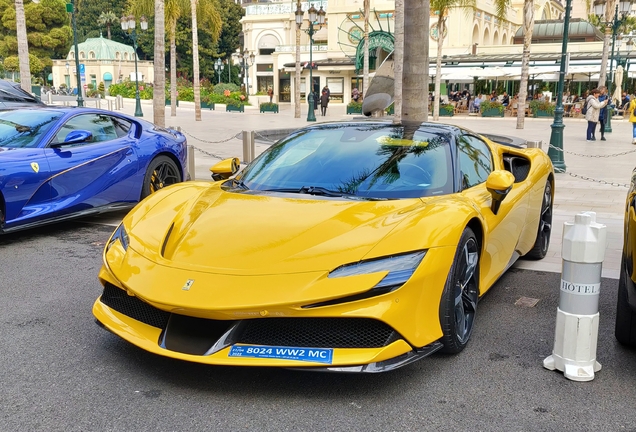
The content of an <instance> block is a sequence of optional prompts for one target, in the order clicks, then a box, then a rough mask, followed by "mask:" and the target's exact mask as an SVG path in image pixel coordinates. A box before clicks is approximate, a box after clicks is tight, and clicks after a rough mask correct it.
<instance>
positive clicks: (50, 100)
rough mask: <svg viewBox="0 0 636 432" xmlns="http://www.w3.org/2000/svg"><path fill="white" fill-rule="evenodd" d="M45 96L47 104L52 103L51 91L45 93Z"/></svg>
mask: <svg viewBox="0 0 636 432" xmlns="http://www.w3.org/2000/svg"><path fill="white" fill-rule="evenodd" d="M46 98H47V103H48V104H49V105H53V93H52V92H48V93H47V95H46Z"/></svg>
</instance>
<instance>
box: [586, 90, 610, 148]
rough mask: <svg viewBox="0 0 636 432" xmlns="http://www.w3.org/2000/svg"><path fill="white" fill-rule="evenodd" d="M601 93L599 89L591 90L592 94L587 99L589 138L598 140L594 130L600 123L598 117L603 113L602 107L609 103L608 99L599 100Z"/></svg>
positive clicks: (589, 139)
mask: <svg viewBox="0 0 636 432" xmlns="http://www.w3.org/2000/svg"><path fill="white" fill-rule="evenodd" d="M600 94H601V91H600V90H599V89H597V88H596V89H594V90H592V91H591V92H590V95H589V96H588V97H587V99H585V106H586V109H587V112H586V113H585V120H587V140H588V141H596V137H595V136H594V131H595V130H596V124H597V123H598V117H599V115H600V113H601V108H604V107H605V105H607V101H608V100H605V101H603V102H599V100H598V96H599V95H600Z"/></svg>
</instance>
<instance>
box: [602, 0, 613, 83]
mask: <svg viewBox="0 0 636 432" xmlns="http://www.w3.org/2000/svg"><path fill="white" fill-rule="evenodd" d="M615 8H616V0H608V1H607V3H605V22H612V21H613V20H614V9H615ZM611 40H612V27H611V26H607V25H606V26H605V38H604V39H603V55H602V56H601V73H600V74H599V77H598V86H599V87H601V86H604V85H605V81H606V79H607V60H608V58H609V50H610V41H611Z"/></svg>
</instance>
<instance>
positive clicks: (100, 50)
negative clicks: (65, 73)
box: [67, 36, 135, 60]
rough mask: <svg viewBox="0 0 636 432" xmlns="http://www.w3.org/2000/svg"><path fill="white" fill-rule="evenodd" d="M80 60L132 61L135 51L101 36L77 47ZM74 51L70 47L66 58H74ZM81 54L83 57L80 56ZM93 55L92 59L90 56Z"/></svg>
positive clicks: (130, 47)
mask: <svg viewBox="0 0 636 432" xmlns="http://www.w3.org/2000/svg"><path fill="white" fill-rule="evenodd" d="M77 47H78V50H79V53H80V59H88V60H93V59H94V60H120V59H121V60H133V59H134V57H133V55H134V53H135V49H134V48H133V47H132V46H130V45H125V44H123V43H119V42H115V41H113V40H110V39H104V38H103V37H102V36H100V37H98V38H88V39H86V41H84V42H82V43H81V44H78V45H77ZM74 53H75V49H74V48H73V47H71V50H70V51H69V53H68V56H67V58H68V59H71V58H74V56H73V54H74ZM82 53H84V55H83V56H82ZM91 53H94V57H93V56H92V55H91Z"/></svg>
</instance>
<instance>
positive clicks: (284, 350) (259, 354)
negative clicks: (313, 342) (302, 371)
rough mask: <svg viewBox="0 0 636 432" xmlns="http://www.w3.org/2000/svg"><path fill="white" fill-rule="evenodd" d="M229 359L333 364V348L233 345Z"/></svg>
mask: <svg viewBox="0 0 636 432" xmlns="http://www.w3.org/2000/svg"><path fill="white" fill-rule="evenodd" d="M228 357H252V358H267V359H283V360H298V361H306V362H317V363H325V364H331V362H332V360H333V348H298V347H283V346H266V345H264V346H261V345H233V346H232V348H230V353H229V354H228Z"/></svg>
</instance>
